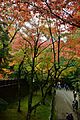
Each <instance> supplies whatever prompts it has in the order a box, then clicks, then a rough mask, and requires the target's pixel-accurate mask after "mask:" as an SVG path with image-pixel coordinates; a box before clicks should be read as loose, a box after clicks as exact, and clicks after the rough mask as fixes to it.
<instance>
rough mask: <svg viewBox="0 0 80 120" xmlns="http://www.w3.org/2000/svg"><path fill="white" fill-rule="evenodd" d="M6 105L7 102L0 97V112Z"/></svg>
mask: <svg viewBox="0 0 80 120" xmlns="http://www.w3.org/2000/svg"><path fill="white" fill-rule="evenodd" d="M7 106H8V103H7V102H6V101H5V100H3V99H2V98H0V112H1V111H4V110H6V108H7Z"/></svg>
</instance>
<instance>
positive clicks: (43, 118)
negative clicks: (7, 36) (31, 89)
mask: <svg viewBox="0 0 80 120" xmlns="http://www.w3.org/2000/svg"><path fill="white" fill-rule="evenodd" d="M27 100H28V98H27V97H25V98H23V99H22V100H21V112H20V113H18V112H17V107H18V102H15V103H13V104H10V105H9V106H8V108H7V110H6V111H4V112H1V113H0V120H26V114H27V102H28V101H27ZM39 100H40V94H39V93H38V94H37V95H34V98H33V104H35V103H36V102H37V101H39ZM50 102H51V97H50V96H48V97H47V98H46V105H41V106H39V107H38V108H37V110H36V113H34V111H33V113H32V117H31V120H49V115H50Z"/></svg>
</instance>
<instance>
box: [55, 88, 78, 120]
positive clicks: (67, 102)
mask: <svg viewBox="0 0 80 120" xmlns="http://www.w3.org/2000/svg"><path fill="white" fill-rule="evenodd" d="M72 101H73V93H72V91H69V90H68V91H66V90H64V89H62V90H57V91H56V98H55V102H56V106H55V109H56V113H57V120H65V119H66V113H72V114H73V117H74V120H77V115H76V114H75V112H73V110H72Z"/></svg>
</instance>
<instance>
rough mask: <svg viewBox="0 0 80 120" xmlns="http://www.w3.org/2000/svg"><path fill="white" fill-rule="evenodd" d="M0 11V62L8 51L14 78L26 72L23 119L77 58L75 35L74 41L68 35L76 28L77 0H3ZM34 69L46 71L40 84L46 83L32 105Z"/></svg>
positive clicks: (79, 23)
mask: <svg viewBox="0 0 80 120" xmlns="http://www.w3.org/2000/svg"><path fill="white" fill-rule="evenodd" d="M0 13H1V14H0V33H1V36H0V40H1V42H0V53H1V55H3V56H1V55H0V65H2V63H3V61H4V63H6V62H5V59H6V58H7V57H8V52H9V53H11V55H12V56H13V59H11V63H14V61H15V66H16V64H17V66H18V67H17V70H18V79H20V78H21V77H23V76H22V72H23V71H25V72H24V73H30V75H31V76H30V79H29V97H28V112H27V118H26V119H27V120H30V117H31V112H32V110H33V109H35V108H36V107H37V106H38V105H40V104H41V102H42V100H43V99H44V98H45V96H46V94H47V93H48V90H49V89H50V88H53V85H54V83H56V82H57V81H58V80H59V78H60V75H61V74H62V72H63V71H64V70H66V69H67V68H68V67H69V65H70V63H71V61H72V59H73V57H77V58H80V50H79V48H80V47H79V44H78V43H80V41H79V37H78V38H77V41H78V42H77V44H75V43H76V40H75V39H76V38H75V39H74V40H73V39H72V38H71V34H73V33H74V31H76V32H77V33H78V32H79V29H80V1H79V0H77V1H75V0H15V1H14V0H5V1H0ZM77 35H78V34H77ZM75 37H76V35H75ZM9 46H10V47H11V48H12V49H11V50H10V49H8V47H9ZM76 47H77V48H78V49H77V50H76ZM5 49H6V51H5ZM2 51H3V53H2ZM5 55H6V56H7V57H5ZM44 56H46V57H45V58H44ZM2 59H3V61H2ZM15 59H16V60H15ZM6 61H7V62H8V60H6ZM63 61H64V62H63ZM11 63H10V62H9V64H8V65H10V64H11ZM8 65H7V66H8ZM2 67H3V68H4V66H1V68H2ZM23 68H24V69H23ZM14 70H15V69H14ZM38 70H41V72H42V71H43V72H44V73H47V74H46V76H47V77H46V78H47V79H46V80H45V81H46V82H45V83H44V84H42V86H41V87H42V88H44V87H45V86H46V84H48V86H47V89H46V92H45V94H44V95H42V99H41V101H39V102H38V103H37V104H36V105H34V106H32V99H33V81H34V77H35V74H36V73H38ZM36 75H37V74H36ZM43 75H44V74H43ZM18 85H20V84H18ZM19 87H20V86H19ZM19 97H20V96H19ZM52 101H53V99H52ZM19 109H20V99H19Z"/></svg>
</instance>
